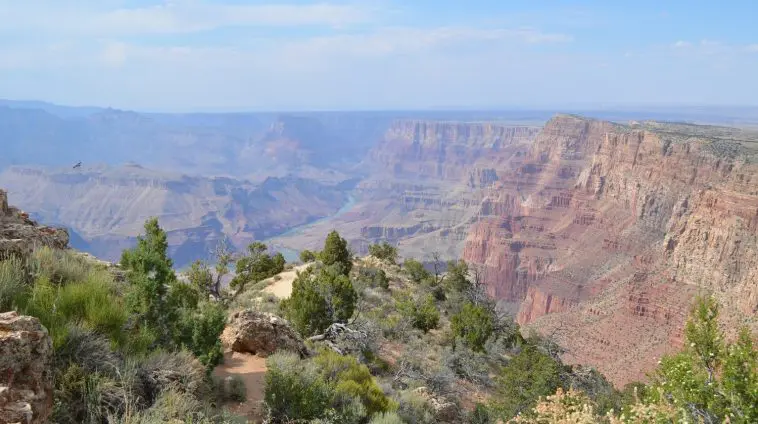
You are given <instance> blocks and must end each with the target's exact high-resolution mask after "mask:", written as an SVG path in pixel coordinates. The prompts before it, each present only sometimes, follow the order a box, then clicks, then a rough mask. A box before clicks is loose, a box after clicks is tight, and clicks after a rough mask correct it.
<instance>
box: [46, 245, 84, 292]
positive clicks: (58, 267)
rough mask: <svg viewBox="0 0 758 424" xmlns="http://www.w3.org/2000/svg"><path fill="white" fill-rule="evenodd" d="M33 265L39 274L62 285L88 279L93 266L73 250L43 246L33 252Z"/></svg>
mask: <svg viewBox="0 0 758 424" xmlns="http://www.w3.org/2000/svg"><path fill="white" fill-rule="evenodd" d="M32 266H33V268H34V273H35V274H36V275H37V276H40V277H45V278H47V279H48V280H49V281H50V282H51V283H53V284H56V285H60V284H67V283H72V282H80V281H84V280H86V279H87V277H88V274H89V273H90V271H91V270H92V268H93V266H92V265H90V264H89V263H87V261H86V260H85V259H84V258H82V257H80V256H77V255H76V254H74V253H72V252H68V251H65V250H58V249H52V248H49V247H41V248H39V249H35V251H34V253H33V254H32Z"/></svg>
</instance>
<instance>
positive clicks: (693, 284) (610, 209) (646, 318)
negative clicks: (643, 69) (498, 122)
mask: <svg viewBox="0 0 758 424" xmlns="http://www.w3.org/2000/svg"><path fill="white" fill-rule="evenodd" d="M753 137H754V135H753V134H747V133H744V132H742V131H740V130H735V129H724V128H718V127H706V126H688V125H681V124H670V125H666V124H657V123H632V124H630V125H618V124H613V123H609V122H601V121H594V120H589V119H583V118H579V117H574V116H566V115H561V116H557V117H555V118H553V119H552V120H551V121H549V122H548V123H547V125H546V126H545V128H544V129H543V130H542V132H541V133H540V134H539V135H538V136H537V138H536V140H535V142H534V144H533V145H532V147H531V149H530V150H529V152H528V153H527V155H526V157H525V158H524V160H523V161H522V162H521V163H520V164H516V165H517V166H515V167H511V168H510V169H498V170H497V173H498V181H497V182H496V183H494V184H493V185H492V186H490V188H489V189H488V190H489V194H488V195H487V196H486V198H484V199H483V200H482V202H481V206H480V208H479V214H478V217H477V222H476V224H475V225H473V227H472V230H471V232H470V233H469V236H468V238H467V241H466V244H465V248H464V258H465V259H466V260H467V261H470V262H472V263H474V264H477V265H478V266H481V267H482V268H483V270H484V275H485V278H486V279H487V283H488V289H489V291H490V293H491V294H492V295H494V296H495V297H497V298H498V299H501V300H502V301H504V302H507V303H511V304H513V305H516V307H517V319H518V321H519V322H520V323H521V324H522V325H527V326H532V327H535V328H537V329H539V330H541V331H543V332H545V333H550V334H553V335H554V336H556V337H557V338H558V339H559V341H560V342H561V343H562V344H564V345H565V346H566V347H567V349H568V351H567V353H566V355H565V359H566V360H568V361H569V362H580V363H587V364H591V365H596V366H597V367H598V368H599V369H600V370H601V371H602V372H603V373H605V374H606V375H608V376H609V377H610V378H611V379H612V380H613V381H614V382H616V383H618V384H623V383H626V382H628V381H631V380H634V379H640V378H644V372H645V371H647V370H649V369H651V368H652V367H654V366H655V364H656V362H657V360H658V359H659V358H660V356H661V355H662V354H664V353H666V352H669V351H671V350H672V349H676V348H677V347H678V346H679V345H680V343H681V337H682V335H681V331H682V330H681V329H682V325H683V323H684V321H685V319H686V316H687V313H688V310H689V307H690V304H691V301H692V298H693V296H695V295H696V294H697V293H713V294H715V295H716V296H717V297H718V298H719V299H720V300H721V301H722V304H723V305H724V308H723V315H724V321H725V323H727V324H747V325H749V326H751V327H752V328H754V329H755V328H756V312H757V311H758V236H757V234H758V231H756V230H757V226H758V166H757V165H756V161H755V158H756V155H755V152H754V151H752V150H750V146H754V145H756V144H755V143H754V142H753V140H754V139H758V138H753Z"/></svg>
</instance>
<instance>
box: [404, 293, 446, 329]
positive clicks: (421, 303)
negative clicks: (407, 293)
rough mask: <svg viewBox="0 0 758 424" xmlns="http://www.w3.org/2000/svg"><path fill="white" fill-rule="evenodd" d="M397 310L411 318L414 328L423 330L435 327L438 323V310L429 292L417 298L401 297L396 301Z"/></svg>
mask: <svg viewBox="0 0 758 424" xmlns="http://www.w3.org/2000/svg"><path fill="white" fill-rule="evenodd" d="M398 310H400V313H401V314H403V315H404V316H405V317H406V318H408V319H410V320H411V325H413V327H414V328H417V329H419V330H421V331H423V332H427V331H429V330H432V329H434V328H437V326H438V325H439V321H440V311H439V310H438V309H437V304H436V303H435V302H434V296H432V295H431V294H429V295H426V296H425V297H423V298H422V299H419V300H413V299H402V300H400V301H398Z"/></svg>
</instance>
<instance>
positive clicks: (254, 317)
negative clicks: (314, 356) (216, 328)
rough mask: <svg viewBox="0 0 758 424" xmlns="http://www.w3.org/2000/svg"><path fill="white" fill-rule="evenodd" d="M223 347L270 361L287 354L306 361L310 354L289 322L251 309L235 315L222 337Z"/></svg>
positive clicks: (230, 319)
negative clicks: (280, 354)
mask: <svg viewBox="0 0 758 424" xmlns="http://www.w3.org/2000/svg"><path fill="white" fill-rule="evenodd" d="M221 342H222V343H223V344H224V347H226V348H228V349H231V350H232V351H234V352H240V353H250V354H253V355H258V356H260V357H264V358H265V357H267V356H269V355H271V354H273V353H275V352H276V351H278V350H288V351H291V352H295V353H297V354H299V355H300V356H301V357H305V356H306V355H307V354H308V350H307V348H306V347H305V344H304V343H303V340H302V339H301V338H300V336H298V334H297V333H296V332H295V330H294V329H293V328H292V327H291V326H290V324H289V322H287V320H285V319H283V318H280V317H278V316H276V315H274V314H271V313H267V312H257V311H252V310H249V309H246V310H242V311H238V312H235V313H234V314H233V315H232V316H231V317H230V318H229V322H228V323H227V325H226V328H225V329H224V332H223V333H222V335H221Z"/></svg>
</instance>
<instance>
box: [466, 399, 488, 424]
mask: <svg viewBox="0 0 758 424" xmlns="http://www.w3.org/2000/svg"><path fill="white" fill-rule="evenodd" d="M468 422H469V423H470V424H492V423H493V422H494V420H493V419H492V417H491V416H490V411H489V409H487V406H486V405H484V404H481V403H477V404H476V406H474V410H473V411H471V413H470V414H469V417H468Z"/></svg>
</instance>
